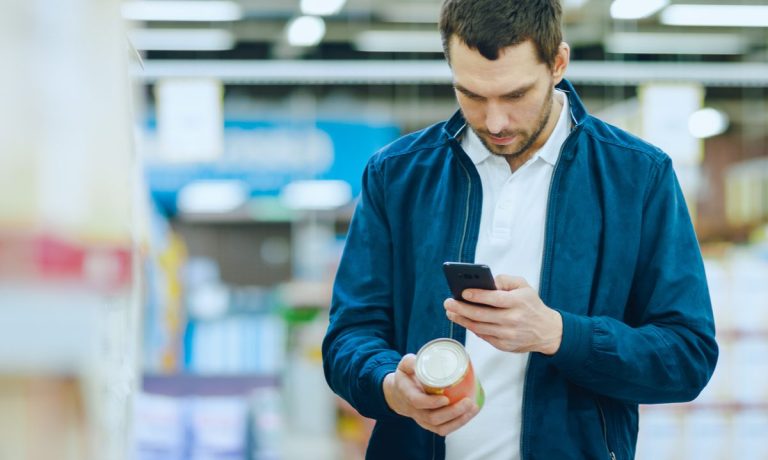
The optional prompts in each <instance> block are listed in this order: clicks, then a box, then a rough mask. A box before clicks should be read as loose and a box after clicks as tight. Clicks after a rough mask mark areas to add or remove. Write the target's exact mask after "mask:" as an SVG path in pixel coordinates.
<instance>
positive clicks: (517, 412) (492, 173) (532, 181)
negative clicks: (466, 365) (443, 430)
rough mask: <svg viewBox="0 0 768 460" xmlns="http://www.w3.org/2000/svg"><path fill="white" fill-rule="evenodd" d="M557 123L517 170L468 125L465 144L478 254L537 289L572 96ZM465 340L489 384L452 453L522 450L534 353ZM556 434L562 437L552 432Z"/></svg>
mask: <svg viewBox="0 0 768 460" xmlns="http://www.w3.org/2000/svg"><path fill="white" fill-rule="evenodd" d="M555 94H556V97H560V99H561V100H563V101H564V102H563V108H562V110H561V112H560V117H559V118H558V121H557V125H556V126H555V129H554V130H553V131H552V134H551V135H550V137H549V139H548V140H547V141H546V143H545V144H544V146H542V148H541V149H539V151H538V152H536V154H535V155H534V156H533V157H531V159H529V160H528V161H527V162H526V163H525V164H524V165H522V166H520V168H518V170H517V171H515V172H514V174H511V173H510V168H509V164H508V163H507V161H506V160H505V159H504V158H503V157H500V156H498V155H493V154H491V153H490V152H489V151H488V149H486V148H485V146H484V145H483V144H482V142H481V141H480V139H479V138H478V137H477V135H476V134H475V132H474V131H473V130H472V129H469V127H467V128H465V135H464V137H463V139H462V142H461V146H462V148H463V149H464V151H465V152H467V154H468V155H469V157H470V158H471V159H472V161H473V162H474V164H475V167H476V168H477V171H478V173H479V174H480V180H481V182H482V185H483V212H482V216H481V219H480V235H479V239H478V242H477V249H476V253H475V262H476V263H482V264H486V265H488V266H489V267H491V270H492V271H493V274H494V275H500V274H508V275H513V276H522V277H523V278H525V279H526V280H527V281H528V283H529V284H530V285H531V286H532V287H533V288H534V289H536V290H538V289H539V281H540V280H539V277H540V272H541V260H542V255H543V251H544V231H545V230H544V229H545V225H546V212H547V200H548V198H549V186H550V182H551V181H552V173H553V171H554V168H555V163H556V162H557V159H558V157H559V155H560V149H561V147H562V145H563V143H564V142H565V139H566V138H567V137H568V133H569V132H570V130H571V126H572V124H571V119H570V116H569V110H568V98H567V97H565V95H564V94H563V93H562V92H561V91H556V93H555ZM466 348H467V351H468V352H469V356H470V358H471V360H472V365H473V367H474V369H475V375H477V377H478V378H479V379H480V383H481V384H482V385H483V389H484V390H485V405H484V406H483V408H482V410H481V411H480V412H479V413H478V414H477V416H476V417H475V418H473V419H472V420H470V421H469V423H467V424H466V425H464V426H463V427H461V428H459V429H458V430H456V431H455V432H453V433H451V434H449V435H448V437H447V438H446V459H447V460H475V459H483V460H511V459H519V458H520V429H521V426H522V401H523V383H524V380H525V371H526V365H527V361H528V353H510V352H504V351H500V350H497V349H496V348H494V347H493V346H492V345H490V344H489V343H488V342H486V341H484V340H482V339H480V338H479V337H477V336H476V335H475V334H474V333H472V332H470V331H467V340H466ZM553 441H555V442H556V440H553Z"/></svg>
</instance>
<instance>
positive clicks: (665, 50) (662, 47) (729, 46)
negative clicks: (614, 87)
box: [605, 32, 749, 55]
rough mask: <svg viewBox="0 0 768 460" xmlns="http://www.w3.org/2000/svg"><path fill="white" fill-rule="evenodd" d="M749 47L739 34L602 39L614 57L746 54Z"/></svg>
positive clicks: (615, 35) (634, 35)
mask: <svg viewBox="0 0 768 460" xmlns="http://www.w3.org/2000/svg"><path fill="white" fill-rule="evenodd" d="M748 48H749V43H748V42H747V39H746V37H744V36H742V35H738V34H681V33H651V32H647V33H646V32H617V33H613V34H609V35H608V36H606V38H605V50H606V51H607V52H609V53H617V54H720V55H734V54H743V53H746V52H747V50H748Z"/></svg>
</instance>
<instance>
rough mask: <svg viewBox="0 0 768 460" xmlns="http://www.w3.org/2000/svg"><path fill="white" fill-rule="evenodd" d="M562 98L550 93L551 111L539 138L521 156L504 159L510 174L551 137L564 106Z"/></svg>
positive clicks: (554, 92) (556, 93)
mask: <svg viewBox="0 0 768 460" xmlns="http://www.w3.org/2000/svg"><path fill="white" fill-rule="evenodd" d="M563 97H565V96H564V95H563V94H561V93H560V92H559V91H552V109H551V110H550V111H549V116H548V117H547V122H546V124H545V125H544V129H543V130H542V131H541V134H539V138H538V139H537V140H536V142H534V143H533V145H531V147H530V148H529V149H528V150H526V151H525V152H524V153H523V154H522V155H517V156H515V157H514V158H510V157H507V158H506V160H507V163H509V169H510V171H511V172H515V171H517V169H518V168H519V167H520V166H522V165H524V164H525V162H527V161H528V160H530V159H531V157H533V155H535V154H536V152H538V151H539V149H541V147H543V146H544V144H546V143H547V141H548V140H549V137H550V136H551V135H552V132H553V131H554V130H555V126H557V120H558V119H560V112H561V111H562V110H563V105H564V104H565V101H563Z"/></svg>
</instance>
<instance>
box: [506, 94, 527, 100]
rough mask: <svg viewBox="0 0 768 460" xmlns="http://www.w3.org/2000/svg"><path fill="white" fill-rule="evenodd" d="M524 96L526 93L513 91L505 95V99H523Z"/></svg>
mask: <svg viewBox="0 0 768 460" xmlns="http://www.w3.org/2000/svg"><path fill="white" fill-rule="evenodd" d="M524 96H525V93H512V94H507V95H505V96H504V99H507V100H510V101H514V100H516V99H522V98H523V97H524Z"/></svg>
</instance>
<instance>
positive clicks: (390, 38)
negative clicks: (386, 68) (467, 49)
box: [354, 30, 443, 53]
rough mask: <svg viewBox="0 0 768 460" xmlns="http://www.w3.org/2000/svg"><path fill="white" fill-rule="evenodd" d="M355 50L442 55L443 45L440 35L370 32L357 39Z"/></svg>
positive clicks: (419, 32) (385, 31) (401, 31)
mask: <svg viewBox="0 0 768 460" xmlns="http://www.w3.org/2000/svg"><path fill="white" fill-rule="evenodd" d="M354 44H355V48H356V49H357V50H359V51H368V52H385V53H386V52H388V53H397V52H402V53H407V52H415V53H441V52H442V51H443V45H442V42H441V40H440V34H439V33H437V32H433V31H431V30H429V31H426V30H424V31H421V30H391V31H390V30H380V31H376V30H368V31H364V32H360V33H359V34H357V36H356V37H355V41H354Z"/></svg>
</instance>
